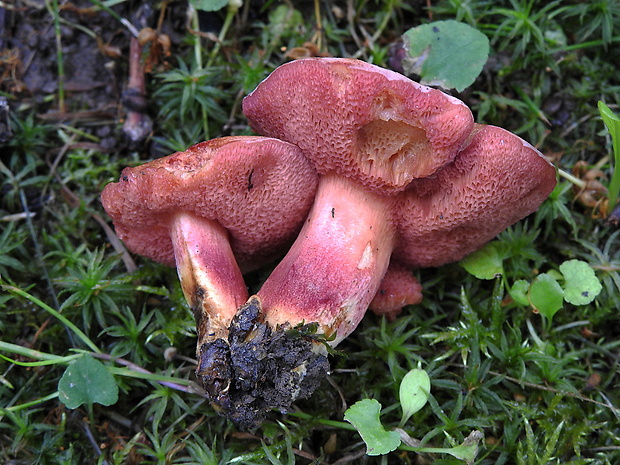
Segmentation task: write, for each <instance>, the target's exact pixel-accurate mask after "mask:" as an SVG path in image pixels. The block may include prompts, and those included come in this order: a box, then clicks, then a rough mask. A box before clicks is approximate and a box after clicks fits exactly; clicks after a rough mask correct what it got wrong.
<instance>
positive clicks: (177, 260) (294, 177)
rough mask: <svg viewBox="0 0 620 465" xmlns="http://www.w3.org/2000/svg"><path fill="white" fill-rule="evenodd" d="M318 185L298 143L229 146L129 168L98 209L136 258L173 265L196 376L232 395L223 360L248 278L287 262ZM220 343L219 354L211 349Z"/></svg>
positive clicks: (259, 141)
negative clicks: (193, 335)
mask: <svg viewBox="0 0 620 465" xmlns="http://www.w3.org/2000/svg"><path fill="white" fill-rule="evenodd" d="M316 185H317V176H316V172H315V171H314V169H313V168H312V167H311V165H310V163H309V162H308V161H307V160H306V159H305V158H304V157H303V155H302V154H301V152H300V151H299V149H298V148H297V147H295V146H294V145H292V144H289V143H286V142H282V141H279V140H275V139H269V138H266V137H249V136H239V137H225V138H221V139H215V140H211V141H208V142H203V143H200V144H197V145H194V146H192V147H190V148H189V149H187V150H186V151H184V152H177V153H175V154H172V155H170V156H167V157H164V158H161V159H158V160H155V161H152V162H150V163H146V164H144V165H141V166H137V167H134V168H125V169H124V170H123V172H122V173H121V177H120V180H119V182H118V183H111V184H108V185H107V186H106V187H105V189H104V190H103V193H102V194H101V201H102V203H103V206H104V208H105V210H106V211H107V213H108V214H109V215H110V217H111V218H112V220H113V221H114V226H115V229H116V232H117V234H118V236H119V237H120V238H121V239H122V240H123V241H124V242H125V244H126V245H127V247H128V248H129V249H130V250H131V251H132V252H134V253H138V254H141V255H144V256H146V257H149V258H151V259H153V260H155V261H158V262H161V263H164V264H167V265H171V266H174V265H175V264H176V266H177V269H178V274H179V278H180V280H181V285H182V288H183V292H184V294H185V297H186V298H187V301H188V302H189V304H190V306H191V308H192V310H193V312H194V315H195V317H196V324H197V333H198V345H197V351H198V356H199V357H200V358H201V360H203V361H204V363H201V364H200V365H199V367H198V375H199V376H200V377H201V378H202V379H203V380H204V381H205V387H206V388H207V391H208V393H209V394H210V396H211V397H212V398H217V396H218V395H219V394H220V391H221V390H222V389H224V388H225V386H222V384H223V383H224V384H225V383H226V382H227V381H226V379H225V378H222V374H221V373H220V370H221V366H220V365H218V361H217V357H218V354H221V353H222V350H224V352H225V348H222V342H223V341H224V342H225V341H227V338H228V326H229V325H230V323H231V321H232V319H233V317H234V315H235V313H236V311H237V308H238V307H239V306H240V305H241V304H243V303H244V302H245V301H246V300H247V297H248V293H247V288H246V286H245V283H244V281H243V277H242V271H243V272H245V271H249V270H252V269H255V268H257V267H259V266H261V265H263V264H264V263H266V262H267V261H270V260H273V259H274V258H276V257H277V256H278V255H281V253H282V250H283V249H285V248H286V246H287V245H288V244H290V242H291V241H292V240H293V238H294V235H295V233H297V232H298V231H299V228H300V227H301V224H302V222H303V220H304V218H305V217H306V214H307V212H308V210H309V209H310V206H311V204H312V200H313V197H314V194H315V191H316ZM214 344H215V345H214Z"/></svg>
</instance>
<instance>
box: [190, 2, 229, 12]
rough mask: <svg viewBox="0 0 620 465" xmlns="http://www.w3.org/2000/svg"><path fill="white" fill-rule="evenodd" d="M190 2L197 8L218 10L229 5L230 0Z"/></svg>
mask: <svg viewBox="0 0 620 465" xmlns="http://www.w3.org/2000/svg"><path fill="white" fill-rule="evenodd" d="M189 3H190V4H191V5H192V6H193V7H194V8H196V9H197V10H202V11H218V10H221V9H222V8H224V7H225V6H226V5H228V0H189Z"/></svg>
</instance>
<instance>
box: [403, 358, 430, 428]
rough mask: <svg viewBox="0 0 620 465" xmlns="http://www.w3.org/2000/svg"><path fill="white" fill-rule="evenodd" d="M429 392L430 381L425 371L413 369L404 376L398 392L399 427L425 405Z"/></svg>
mask: <svg viewBox="0 0 620 465" xmlns="http://www.w3.org/2000/svg"><path fill="white" fill-rule="evenodd" d="M430 392H431V379H430V378H429V376H428V373H427V372H426V371H424V370H419V369H415V370H411V371H409V373H407V374H406V375H405V377H404V378H403V380H402V381H401V383H400V390H399V397H400V406H401V407H402V409H403V417H402V420H401V422H400V424H401V425H404V424H405V423H406V422H407V420H409V418H411V415H413V414H414V413H416V412H418V411H419V410H420V409H421V408H422V407H424V405H426V403H427V402H428V395H429V393H430Z"/></svg>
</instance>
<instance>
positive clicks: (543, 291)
mask: <svg viewBox="0 0 620 465" xmlns="http://www.w3.org/2000/svg"><path fill="white" fill-rule="evenodd" d="M529 298H530V303H531V304H532V306H533V307H534V308H535V309H536V310H538V311H539V312H540V313H541V314H542V315H544V316H545V317H546V318H548V319H549V321H551V319H552V318H553V315H555V314H556V313H557V311H558V310H559V309H561V308H562V306H563V305H564V291H563V290H562V287H561V286H560V285H559V284H558V282H557V281H556V280H555V279H554V278H553V277H552V276H550V275H548V274H546V273H541V274H539V275H538V277H537V278H536V279H535V280H534V282H533V283H532V285H531V286H530V293H529Z"/></svg>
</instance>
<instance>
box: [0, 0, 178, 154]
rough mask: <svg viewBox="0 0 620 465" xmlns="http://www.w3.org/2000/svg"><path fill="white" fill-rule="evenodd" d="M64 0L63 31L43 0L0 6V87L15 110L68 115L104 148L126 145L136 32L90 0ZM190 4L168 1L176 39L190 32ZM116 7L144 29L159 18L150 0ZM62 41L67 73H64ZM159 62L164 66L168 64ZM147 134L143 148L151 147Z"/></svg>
mask: <svg viewBox="0 0 620 465" xmlns="http://www.w3.org/2000/svg"><path fill="white" fill-rule="evenodd" d="M59 4H60V18H61V22H60V27H59V30H60V34H59V35H57V34H56V27H55V24H54V18H53V16H52V14H51V13H50V12H49V11H48V10H47V8H46V6H45V3H44V2H43V0H16V1H15V2H14V3H12V4H11V2H10V1H9V2H8V4H7V6H6V7H5V8H0V90H1V91H2V92H4V93H5V94H8V95H9V99H8V100H9V102H8V103H9V107H10V109H11V111H28V110H34V112H35V114H36V117H37V119H38V120H39V121H40V122H49V123H57V122H68V123H70V124H71V125H72V126H75V127H80V128H83V129H84V130H85V131H87V132H88V133H91V134H93V135H95V136H97V137H98V138H99V139H100V142H99V144H98V145H99V147H97V148H98V149H100V150H102V151H108V152H111V151H118V150H122V149H124V148H125V147H126V145H127V141H126V138H125V137H124V136H123V132H122V128H121V123H122V122H123V121H124V120H125V118H126V115H127V111H128V108H126V105H124V103H125V102H124V98H123V97H124V93H125V92H126V89H127V85H128V75H129V71H128V68H129V56H130V54H129V50H130V41H131V37H132V33H131V32H130V30H129V29H128V28H127V27H125V26H124V25H123V24H122V23H121V21H119V20H118V19H116V18H114V17H112V16H111V15H110V14H109V13H108V12H106V11H100V10H99V11H98V10H97V9H96V8H94V7H93V4H92V3H91V2H89V1H87V0H74V1H66V2H59ZM185 8H186V7H185V5H181V4H180V3H178V2H176V3H175V2H169V7H168V9H167V10H166V13H165V15H163V21H162V22H161V28H160V30H161V32H162V33H163V34H166V35H167V36H168V37H169V38H170V39H171V42H172V44H173V46H176V45H178V44H180V43H181V41H182V39H183V37H184V36H185V34H186V28H185ZM113 11H114V12H115V13H116V14H117V15H118V16H119V17H121V18H125V19H127V20H128V21H129V23H131V24H132V25H133V26H134V27H135V30H138V31H139V30H141V29H142V28H145V27H152V28H156V27H157V24H158V17H159V11H156V10H155V9H154V3H152V2H149V1H141V2H136V1H134V2H132V1H128V2H123V3H121V4H119V5H116V6H115V7H113ZM58 44H60V51H61V56H62V67H63V69H64V76H62V75H60V74H59V65H58V62H57V51H58V48H57V45H58ZM157 66H158V67H159V69H163V67H164V66H165V63H164V62H163V60H162V62H160V63H158V65H157ZM157 70H158V68H157V67H155V68H154V71H157ZM146 78H147V80H148V75H147V76H146ZM61 88H62V89H64V100H61V99H60V97H59V89H61ZM145 111H148V110H145ZM146 136H147V137H146V138H145V140H144V141H143V143H144V144H143V146H142V147H138V148H144V147H146V145H145V143H146V142H147V139H148V136H149V134H147V135H146Z"/></svg>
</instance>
